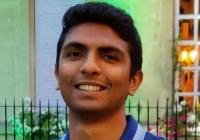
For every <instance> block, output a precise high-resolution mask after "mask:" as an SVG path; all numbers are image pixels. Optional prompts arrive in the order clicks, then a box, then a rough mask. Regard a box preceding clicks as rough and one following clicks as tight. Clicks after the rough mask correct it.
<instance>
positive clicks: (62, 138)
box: [58, 133, 68, 140]
mask: <svg viewBox="0 0 200 140" xmlns="http://www.w3.org/2000/svg"><path fill="white" fill-rule="evenodd" d="M66 135H67V133H65V134H63V135H62V136H61V137H60V138H59V139H58V140H66V138H67V137H66ZM67 140H68V139H67Z"/></svg>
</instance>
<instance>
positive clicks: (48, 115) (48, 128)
mask: <svg viewBox="0 0 200 140" xmlns="http://www.w3.org/2000/svg"><path fill="white" fill-rule="evenodd" d="M48 140H50V105H49V100H48Z"/></svg>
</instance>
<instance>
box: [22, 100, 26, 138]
mask: <svg viewBox="0 0 200 140" xmlns="http://www.w3.org/2000/svg"><path fill="white" fill-rule="evenodd" d="M22 136H23V140H24V139H25V130H24V99H22Z"/></svg>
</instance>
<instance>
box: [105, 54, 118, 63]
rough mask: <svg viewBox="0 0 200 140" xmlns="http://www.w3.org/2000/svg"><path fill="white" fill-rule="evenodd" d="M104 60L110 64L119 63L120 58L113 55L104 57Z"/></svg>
mask: <svg viewBox="0 0 200 140" xmlns="http://www.w3.org/2000/svg"><path fill="white" fill-rule="evenodd" d="M104 59H105V60H106V61H108V62H117V61H119V58H118V56H116V55H113V54H106V55H104Z"/></svg>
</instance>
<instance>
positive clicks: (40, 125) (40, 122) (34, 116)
mask: <svg viewBox="0 0 200 140" xmlns="http://www.w3.org/2000/svg"><path fill="white" fill-rule="evenodd" d="M22 110H23V111H22ZM22 110H21V111H19V112H17V113H16V115H15V116H10V117H9V123H10V124H11V126H13V129H14V130H13V131H15V133H16V137H17V139H18V140H21V139H22V138H23V137H24V139H25V140H30V138H31V135H33V136H34V137H35V136H42V137H48V135H50V137H57V135H58V137H60V136H61V135H62V134H64V131H65V130H66V126H67V124H66V121H65V118H64V117H63V118H62V117H58V116H57V110H56V109H55V108H53V109H50V110H49V111H48V110H47V109H46V108H45V109H44V108H42V110H41V112H40V111H36V109H31V107H30V104H29V105H28V106H27V105H25V106H24V109H22Z"/></svg>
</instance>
